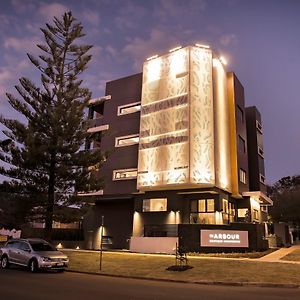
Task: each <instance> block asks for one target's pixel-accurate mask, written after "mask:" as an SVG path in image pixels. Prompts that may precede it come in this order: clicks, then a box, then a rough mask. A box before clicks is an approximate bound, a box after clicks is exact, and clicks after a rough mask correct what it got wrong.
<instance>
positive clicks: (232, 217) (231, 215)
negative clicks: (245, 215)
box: [229, 202, 235, 222]
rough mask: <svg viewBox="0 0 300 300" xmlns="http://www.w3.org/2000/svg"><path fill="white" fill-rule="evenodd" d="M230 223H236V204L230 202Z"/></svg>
mask: <svg viewBox="0 0 300 300" xmlns="http://www.w3.org/2000/svg"><path fill="white" fill-rule="evenodd" d="M229 221H230V222H234V221H235V207H234V203H231V202H229Z"/></svg>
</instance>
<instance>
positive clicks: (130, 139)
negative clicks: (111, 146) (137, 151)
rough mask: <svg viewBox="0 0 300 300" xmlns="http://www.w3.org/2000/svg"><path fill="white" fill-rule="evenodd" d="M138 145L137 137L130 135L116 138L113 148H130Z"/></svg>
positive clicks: (136, 135)
mask: <svg viewBox="0 0 300 300" xmlns="http://www.w3.org/2000/svg"><path fill="white" fill-rule="evenodd" d="M138 143H139V135H138V134H132V135H127V136H120V137H116V140H115V147H125V146H131V145H134V144H138Z"/></svg>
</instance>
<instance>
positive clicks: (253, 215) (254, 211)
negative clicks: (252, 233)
mask: <svg viewBox="0 0 300 300" xmlns="http://www.w3.org/2000/svg"><path fill="white" fill-rule="evenodd" d="M252 217H253V220H256V221H258V220H259V215H258V210H257V209H253V211H252Z"/></svg>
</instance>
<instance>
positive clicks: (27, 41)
mask: <svg viewBox="0 0 300 300" xmlns="http://www.w3.org/2000/svg"><path fill="white" fill-rule="evenodd" d="M39 42H40V38H38V37H35V36H33V37H28V38H16V37H8V38H6V39H4V48H5V49H13V50H15V51H16V52H21V53H24V52H31V53H35V52H36V51H37V49H38V48H37V47H36V44H38V43H39Z"/></svg>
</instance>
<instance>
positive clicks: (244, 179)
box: [239, 169, 246, 184]
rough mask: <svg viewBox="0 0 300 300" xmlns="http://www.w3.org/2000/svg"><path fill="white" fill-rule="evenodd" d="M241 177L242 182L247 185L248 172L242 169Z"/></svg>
mask: <svg viewBox="0 0 300 300" xmlns="http://www.w3.org/2000/svg"><path fill="white" fill-rule="evenodd" d="M239 175H240V182H242V183H245V184H246V171H244V170H243V169H240V172H239Z"/></svg>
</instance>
